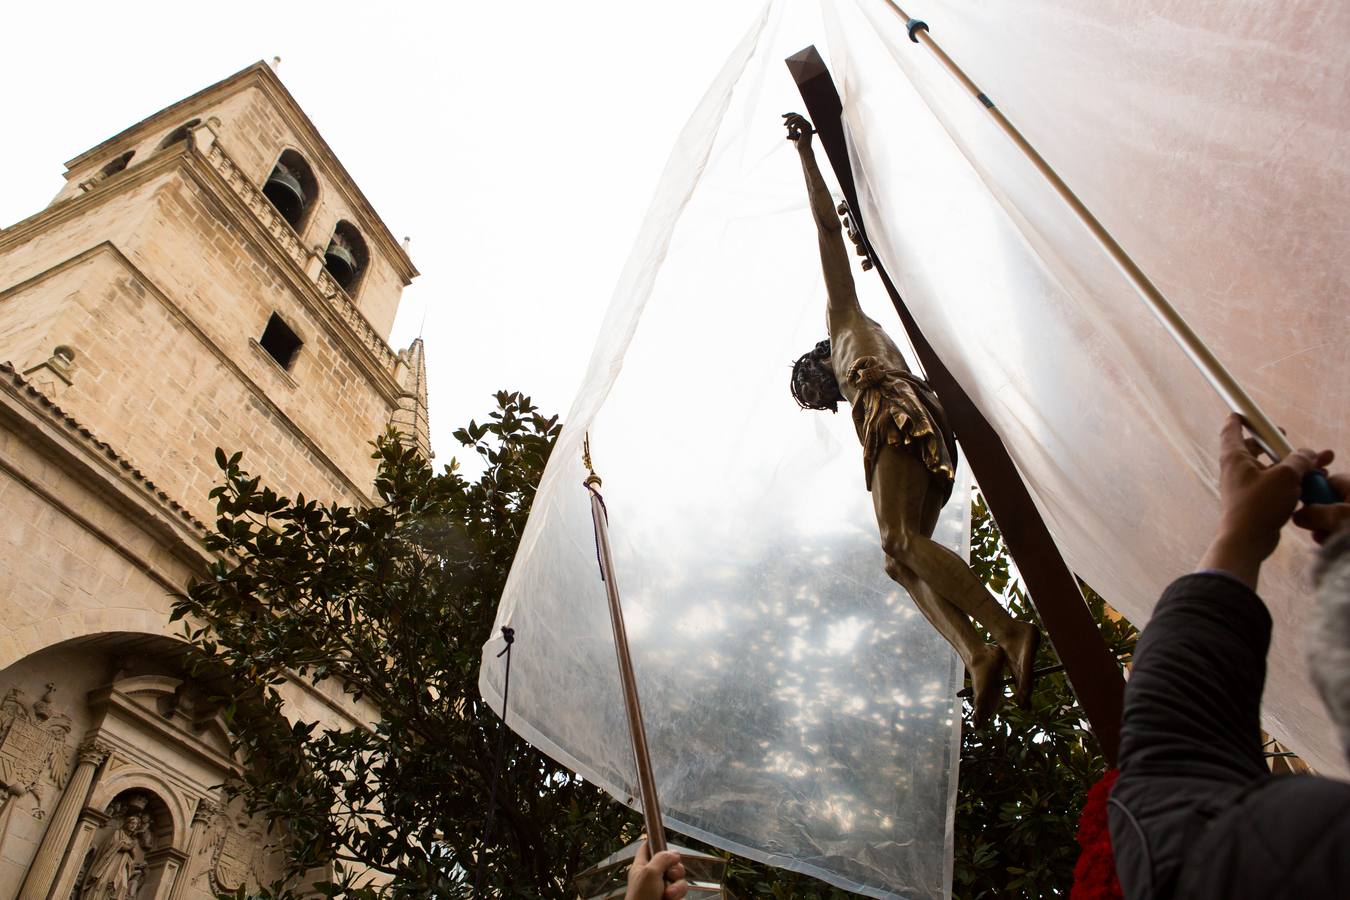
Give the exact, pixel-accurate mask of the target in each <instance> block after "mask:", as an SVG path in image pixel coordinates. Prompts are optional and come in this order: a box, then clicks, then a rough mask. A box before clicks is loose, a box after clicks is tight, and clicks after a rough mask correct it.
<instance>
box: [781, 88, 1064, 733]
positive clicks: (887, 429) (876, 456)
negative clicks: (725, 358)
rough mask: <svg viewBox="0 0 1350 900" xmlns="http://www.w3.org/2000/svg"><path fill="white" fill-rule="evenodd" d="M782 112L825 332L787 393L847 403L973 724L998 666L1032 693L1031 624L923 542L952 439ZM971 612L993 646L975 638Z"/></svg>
mask: <svg viewBox="0 0 1350 900" xmlns="http://www.w3.org/2000/svg"><path fill="white" fill-rule="evenodd" d="M784 118H785V119H786V121H785V122H784V124H785V125H786V126H787V130H788V140H790V141H792V142H793V143H794V144H796V146H797V153H798V155H799V156H800V158H801V164H802V171H803V173H804V175H805V176H806V188H807V194H808V195H809V197H810V201H811V213H812V216H813V218H814V219H815V224H816V233H817V237H818V238H819V241H820V260H821V265H822V266H823V268H824V270H825V287H826V291H827V294H828V305H827V308H826V322H827V325H828V328H829V339H828V340H824V341H821V342H820V343H818V344H817V345H816V346H815V348H814V349H812V350H810V351H808V352H807V353H804V354H803V355H802V356H801V357H800V358H799V359H798V360H797V362H796V363H795V364H794V365H793V367H792V395H793V396H794V397H795V398H796V399H797V402H798V403H799V404H800V405H801V406H802V407H803V408H805V409H828V410H830V411H832V412H833V411H835V410H836V408H837V407H838V403H839V401H840V400H847V401H848V403H849V404H850V405H851V406H852V407H853V424H854V427H855V429H856V430H857V433H858V439H859V441H861V442H862V445H863V472H864V475H865V479H866V483H867V489H868V490H869V491H870V492H871V493H872V506H873V509H874V512H875V513H876V519H877V525H878V527H879V529H880V531H881V544H882V549H883V550H884V551H885V553H886V562H885V565H886V574H888V575H889V576H890V577H891V578H892V579H893V580H894V581H896V582H898V583H899V584H900V585H901V586H903V587H904V588H905V590H906V591H907V592H908V593H909V595H910V597H912V598H913V600H914V604H915V605H916V606H917V607H918V608H919V610H920V611H921V612H922V613H923V615H924V617H925V618H927V619H928V621H929V622H930V623H931V624H932V625H933V627H934V628H936V629H937V631H938V632H939V633H940V634H941V635H942V636H943V637H944V638H945V639H946V640H947V641H948V643H950V644H951V645H952V646H953V647H954V648H956V651H957V653H959V654H960V656H961V660H962V661H963V662H964V663H965V665H966V669H967V670H968V671H969V672H970V680H971V689H972V694H973V698H972V704H973V706H974V711H975V725H976V727H981V726H983V725H984V724H985V723H986V722H987V721H989V718H990V717H991V716H992V715H993V713H994V711H995V710H996V709H997V708H998V705H999V703H1000V702H1001V700H1002V698H1003V670H1004V668H1005V667H1009V668H1011V669H1012V674H1013V677H1014V679H1015V681H1016V685H1017V687H1016V690H1015V692H1014V698H1015V699H1016V700H1017V702H1018V703H1019V704H1021V705H1023V706H1025V705H1027V703H1028V702H1029V701H1030V698H1031V688H1032V680H1033V677H1034V673H1033V665H1034V662H1035V659H1036V648H1037V646H1038V645H1039V643H1040V630H1039V629H1038V628H1037V627H1036V626H1035V625H1032V624H1029V623H1027V622H1021V621H1018V620H1017V619H1014V618H1013V617H1012V616H1010V615H1008V613H1007V611H1006V610H1005V609H1004V608H1003V607H1002V606H1001V605H1000V604H999V602H998V601H997V600H996V599H995V598H994V596H993V595H992V594H990V593H989V591H988V590H987V589H986V588H985V586H984V585H983V584H982V583H981V582H980V579H979V577H978V576H976V575H975V573H974V572H972V571H971V569H970V566H969V565H967V564H966V562H965V560H963V559H962V558H961V557H960V556H958V555H956V554H955V553H953V552H952V551H951V550H949V549H948V548H947V547H944V546H942V545H941V544H939V543H937V542H936V541H934V540H932V537H931V536H932V534H933V530H934V528H936V527H937V521H938V515H939V513H941V511H942V507H943V506H944V505H945V504H946V502H947V499H948V498H949V497H950V496H951V492H952V483H953V480H954V478H955V462H956V443H955V441H954V440H953V438H952V434H951V431H950V429H949V428H948V426H947V421H946V415H945V413H944V412H943V409H942V405H941V404H940V403H939V402H938V398H937V395H936V394H935V393H934V392H933V389H932V388H931V387H930V386H929V385H928V383H927V382H926V381H924V380H923V379H921V378H918V377H916V376H915V375H913V374H912V373H911V372H910V371H909V369H908V366H907V365H906V364H905V359H904V356H903V355H902V354H901V353H900V350H899V348H898V347H896V345H895V342H894V341H892V340H891V338H890V336H889V335H887V334H886V332H885V330H883V329H882V327H881V325H879V324H878V323H877V322H875V321H874V320H872V319H871V318H869V317H868V316H867V315H866V314H865V313H864V312H863V311H862V307H861V306H860V305H859V303H858V296H857V293H856V292H855V290H854V286H853V273H852V271H851V270H850V268H849V254H848V251H847V249H846V247H845V244H844V239H843V236H842V230H841V228H840V225H839V220H838V218H837V216H836V211H835V205H834V201H833V200H832V199H831V197H830V191H829V188H827V187H826V186H825V181H824V179H823V178H822V177H821V174H820V169H819V168H818V167H817V165H816V158H815V153H814V151H813V150H812V148H811V136H812V134H814V130H813V129H812V127H811V123H810V122H808V121H807V120H806V119H805V118H803V117H802V116H799V115H797V114H795V113H789V114H788V115H786V116H785V117H784ZM972 619H974V620H975V621H977V622H979V623H980V624H982V625H983V626H984V627H985V628H987V629H988V630H989V633H990V634H991V635H993V637H994V640H995V644H993V645H990V644H986V643H985V642H984V640H983V639H982V638H981V637H980V635H979V633H978V632H977V631H976V630H975V627H974V626H973V625H972V624H971V620H972Z"/></svg>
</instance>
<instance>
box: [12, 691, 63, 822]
mask: <svg viewBox="0 0 1350 900" xmlns="http://www.w3.org/2000/svg"><path fill="white" fill-rule="evenodd" d="M55 691H56V685H55V684H53V683H48V684H47V690H46V693H44V694H43V695H42V697H41V698H40V699H39V700H36V701H34V702H33V703H32V704H29V703H27V702H26V697H25V695H24V692H23V691H22V690H21V689H20V688H10V689H9V691H8V692H7V693H6V694H5V696H4V698H3V699H0V787H3V791H4V794H3V798H2V799H0V817H4V816H6V814H9V813H12V812H13V810H12V809H11V807H12V806H13V805H14V804H17V803H19V802H20V801H21V800H22V799H23V798H24V797H26V796H30V795H31V796H32V798H33V806H32V809H31V810H29V812H30V814H31V815H32V816H33V818H35V819H41V818H43V817H45V816H46V814H47V809H46V808H45V806H44V800H45V797H44V794H45V793H47V791H46V788H47V787H49V786H50V787H55V789H56V792H59V791H60V790H61V789H62V788H64V787H65V786H66V777H67V775H68V774H69V771H68V767H69V764H70V746H69V738H70V729H71V720H70V717H69V716H67V715H65V714H63V713H59V712H56V711H55V710H54V709H53V708H52V694H53V693H55ZM2 821H4V822H5V823H6V824H8V818H7V817H6V818H4V819H3V820H2Z"/></svg>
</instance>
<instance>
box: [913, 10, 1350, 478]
mask: <svg viewBox="0 0 1350 900" xmlns="http://www.w3.org/2000/svg"><path fill="white" fill-rule="evenodd" d="M886 3H887V5H888V6H890V7H891V8H892V9H893V10H895V12H896V14H897V15H899V16H900V18H902V19H904V20H905V27H906V29H907V30H908V31H909V38H910V40H912V41H914V42H915V43H916V44H923V45H924V46H925V47H927V48H928V49H929V50H930V51H932V53H933V55H934V56H935V57H937V60H938V62H939V63H941V64H942V67H943V68H945V69H946V70H947V71H948V73H950V74H951V75H952V77H954V78H955V79H956V80H957V81H958V82H960V84H961V86H962V87H963V88H965V89H966V92H967V93H969V94H970V95H971V96H972V97H974V98H975V99H976V100H978V101H979V102H980V105H981V106H983V107H984V109H985V111H986V112H987V113H989V115H990V116H991V117H992V118H993V120H994V122H995V123H996V124H997V125H998V127H999V128H1000V129H1001V130H1002V131H1003V133H1004V134H1005V135H1007V136H1008V138H1009V140H1011V141H1012V142H1013V144H1014V145H1016V147H1017V148H1018V149H1019V150H1021V151H1022V154H1023V155H1024V156H1025V157H1026V158H1027V159H1028V160H1030V162H1031V164H1032V165H1033V166H1035V167H1036V170H1037V171H1038V172H1040V173H1041V175H1042V177H1044V178H1045V180H1046V181H1048V182H1050V186H1051V187H1052V188H1054V190H1055V193H1057V194H1059V196H1060V198H1061V199H1062V200H1063V201H1064V202H1065V203H1067V204H1068V205H1069V208H1070V209H1072V210H1073V211H1074V213H1075V214H1076V215H1077V216H1078V218H1079V220H1081V221H1082V223H1083V224H1084V225H1086V226H1087V229H1088V231H1090V232H1092V236H1093V237H1095V238H1096V239H1097V242H1098V243H1099V244H1101V246H1102V249H1104V250H1105V251H1106V253H1107V255H1108V256H1110V257H1111V259H1112V260H1113V261H1114V262H1115V264H1116V265H1117V266H1118V267H1119V268H1120V270H1121V271H1122V272H1124V273H1125V277H1126V278H1128V279H1129V280H1130V284H1131V285H1132V286H1133V287H1134V289H1135V291H1136V292H1138V294H1139V296H1140V297H1142V298H1143V299H1144V302H1145V303H1146V304H1148V308H1149V310H1150V311H1151V312H1152V313H1153V315H1154V316H1156V317H1157V319H1158V321H1159V322H1161V323H1162V325H1163V327H1164V328H1166V329H1167V332H1168V333H1169V334H1170V335H1171V336H1172V338H1173V340H1175V341H1176V342H1177V343H1178V344H1180V345H1181V349H1182V350H1184V351H1185V352H1186V355H1187V356H1189V357H1190V358H1191V362H1193V363H1195V365H1196V367H1197V368H1198V369H1200V372H1201V373H1202V374H1203V375H1204V376H1205V378H1206V380H1208V381H1209V383H1210V385H1211V386H1212V387H1213V388H1214V390H1216V391H1218V393H1219V396H1220V397H1222V398H1223V401H1224V403H1226V404H1228V408H1229V409H1231V410H1233V412H1235V413H1238V414H1239V415H1241V416H1242V418H1243V419H1244V420H1245V421H1246V423H1247V427H1248V428H1250V429H1251V431H1252V433H1253V434H1254V435H1255V436H1256V439H1257V440H1258V441H1259V442H1260V443H1261V445H1262V446H1263V447H1264V449H1265V450H1266V452H1267V453H1269V454H1270V455H1271V457H1272V458H1274V459H1283V458H1284V457H1286V456H1288V455H1289V454H1290V453H1293V452H1294V447H1293V445H1292V444H1290V443H1289V439H1288V438H1286V437H1285V436H1284V432H1282V431H1280V429H1279V428H1277V427H1275V424H1274V423H1273V422H1271V421H1270V419H1269V417H1267V416H1266V414H1265V412H1263V411H1262V409H1261V407H1260V406H1258V405H1257V403H1256V401H1255V400H1253V399H1252V398H1251V396H1250V395H1249V394H1248V393H1247V392H1246V391H1245V390H1244V389H1243V387H1242V385H1241V384H1239V383H1238V380H1237V379H1236V378H1234V377H1233V375H1232V373H1230V372H1229V371H1228V370H1227V369H1226V368H1224V366H1223V364H1222V363H1221V362H1219V360H1218V358H1217V357H1215V355H1214V354H1213V353H1212V352H1211V351H1210V349H1209V348H1208V347H1206V346H1205V344H1204V343H1203V342H1202V341H1201V340H1200V338H1199V336H1197V335H1196V333H1195V332H1194V331H1193V330H1192V329H1191V327H1190V325H1188V324H1187V323H1186V320H1185V319H1183V318H1182V317H1181V313H1179V312H1177V310H1176V308H1175V307H1174V306H1172V304H1171V302H1169V301H1168V299H1167V298H1166V297H1165V296H1163V293H1162V291H1160V290H1158V287H1157V285H1155V284H1154V283H1153V282H1152V281H1151V280H1149V277H1148V276H1147V275H1145V274H1144V271H1143V270H1142V269H1140V268H1139V266H1138V265H1137V264H1136V263H1135V261H1134V260H1133V259H1131V258H1130V255H1129V254H1128V253H1126V252H1125V250H1124V248H1122V247H1121V246H1120V244H1119V243H1117V242H1116V239H1115V238H1114V237H1112V236H1111V233H1110V232H1109V231H1107V230H1106V228H1105V227H1104V226H1103V225H1102V223H1101V222H1099V221H1098V220H1097V217H1096V216H1094V215H1093V214H1092V212H1091V211H1090V210H1089V209H1088V208H1087V207H1086V206H1084V205H1083V201H1081V200H1079V199H1078V195H1077V194H1075V193H1074V192H1073V191H1072V190H1070V189H1069V186H1068V185H1067V184H1065V183H1064V179H1062V178H1060V177H1059V174H1058V173H1057V172H1056V171H1055V170H1054V169H1052V168H1050V164H1049V163H1047V162H1046V161H1045V158H1044V157H1043V156H1041V154H1040V153H1039V152H1037V150H1036V148H1035V147H1033V146H1031V143H1030V142H1029V141H1028V140H1027V139H1026V138H1025V137H1023V136H1022V132H1020V131H1018V130H1017V127H1016V126H1015V125H1013V124H1012V122H1009V121H1008V118H1007V116H1005V115H1003V112H1002V111H1001V110H1000V109H999V108H998V107H997V106H995V105H994V101H992V100H990V99H989V97H988V96H987V95H986V94H985V93H984V91H982V90H980V88H979V85H977V84H975V82H974V81H971V79H970V76H969V75H967V74H966V73H965V71H963V70H962V69H961V67H960V66H958V65H957V64H956V63H955V62H954V61H953V60H952V58H951V57H950V56H948V55H947V54H946V52H945V51H943V49H942V47H940V46H939V45H938V42H937V41H936V40H934V39H933V36H932V35H931V34H930V33H929V31H928V25H927V23H925V22H923V21H921V20H919V19H911V18H910V17H909V14H908V13H906V12H905V11H904V10H903V9H901V8H900V6H899V4H897V3H896V2H895V0H886ZM1323 484H1324V485H1325V479H1323ZM1327 489H1328V490H1330V487H1329V486H1327ZM1322 502H1335V500H1334V499H1333V500H1330V501H1322Z"/></svg>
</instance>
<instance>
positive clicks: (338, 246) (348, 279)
mask: <svg viewBox="0 0 1350 900" xmlns="http://www.w3.org/2000/svg"><path fill="white" fill-rule="evenodd" d="M323 264H324V268H326V269H328V273H329V274H330V275H332V276H333V277H334V278H336V279H337V283H338V284H340V285H342V287H343V289H344V290H349V289H350V288H351V286H352V284H353V283H354V282H355V281H356V274H357V271H358V270H359V268H360V267H359V266H358V264H357V262H356V255H355V254H354V253H352V250H351V248H350V247H348V246H347V242H346V240H344V239H343V237H342V235H340V234H335V235H333V239H332V240H331V241H329V242H328V250H327V251H326V252H325V253H324V257H323Z"/></svg>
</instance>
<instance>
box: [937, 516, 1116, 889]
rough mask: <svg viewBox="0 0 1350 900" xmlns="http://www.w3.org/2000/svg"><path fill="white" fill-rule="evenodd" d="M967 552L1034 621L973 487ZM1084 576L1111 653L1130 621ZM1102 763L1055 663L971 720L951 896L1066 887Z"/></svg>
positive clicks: (1043, 655)
mask: <svg viewBox="0 0 1350 900" xmlns="http://www.w3.org/2000/svg"><path fill="white" fill-rule="evenodd" d="M970 557H971V560H970V561H971V567H972V568H973V569H974V570H975V572H976V574H978V575H979V576H980V577H981V578H982V579H984V582H985V584H987V585H988V586H989V587H990V589H991V590H993V591H994V592H995V593H998V594H1001V595H1002V596H1003V597H1004V599H1005V600H1006V601H1007V603H1008V607H1009V610H1010V611H1011V612H1012V613H1013V615H1015V616H1017V617H1018V618H1022V619H1026V620H1028V621H1034V619H1035V616H1034V613H1033V612H1032V608H1031V603H1030V601H1029V600H1028V599H1027V594H1026V591H1025V589H1024V588H1023V586H1022V584H1021V581H1020V580H1019V579H1018V577H1017V573H1016V570H1015V568H1014V567H1013V566H1012V565H1011V563H1010V559H1009V557H1008V554H1007V550H1006V548H1005V547H1004V545H1003V538H1002V535H1001V534H1000V533H999V530H998V526H997V525H995V524H994V519H993V516H991V515H990V514H989V509H988V507H987V506H986V505H985V503H984V498H983V497H981V496H979V495H978V494H977V495H976V498H975V502H974V503H973V504H972V507H971V548H970ZM1081 586H1082V588H1083V593H1084V595H1085V596H1086V597H1087V600H1088V606H1089V608H1090V609H1091V610H1092V615H1093V618H1094V619H1095V620H1096V621H1097V626H1098V627H1099V628H1100V629H1101V632H1102V636H1103V637H1104V638H1105V639H1106V644H1107V646H1108V647H1109V648H1110V649H1111V652H1112V653H1114V654H1115V655H1116V657H1117V658H1123V657H1125V656H1127V655H1128V654H1129V653H1131V652H1133V650H1134V642H1135V639H1136V638H1137V637H1138V634H1137V632H1136V631H1135V629H1134V628H1133V626H1131V625H1130V624H1129V623H1128V622H1126V621H1125V620H1123V619H1118V618H1113V617H1112V616H1111V615H1108V612H1107V607H1106V604H1105V602H1103V600H1102V598H1101V597H1100V596H1098V594H1097V593H1096V592H1095V591H1093V590H1092V589H1091V588H1090V587H1088V586H1087V585H1081ZM1057 666H1059V657H1058V656H1056V655H1055V651H1054V649H1053V648H1052V647H1051V646H1050V642H1049V641H1042V642H1041V649H1040V652H1039V654H1038V655H1037V657H1036V667H1037V668H1038V669H1045V668H1052V667H1057ZM966 714H967V716H969V714H970V707H969V704H967V707H966ZM1105 766H1106V763H1105V760H1104V759H1103V758H1102V755H1101V752H1100V751H1099V749H1098V748H1097V745H1096V742H1095V741H1094V739H1093V738H1092V736H1091V735H1090V734H1089V732H1088V728H1087V719H1086V718H1085V717H1084V715H1083V711H1082V709H1081V708H1080V707H1079V706H1078V702H1077V700H1076V699H1074V696H1073V692H1072V691H1071V690H1070V689H1069V684H1068V680H1067V679H1066V678H1065V676H1064V673H1063V672H1061V671H1056V672H1053V673H1050V674H1045V675H1042V676H1041V677H1040V678H1039V679H1038V681H1037V683H1036V689H1035V691H1034V692H1033V694H1032V698H1031V705H1030V708H1029V709H1026V710H1022V709H1019V708H1017V707H1016V706H1015V705H1013V704H1011V703H1005V704H1004V705H1003V707H1002V709H1001V710H1000V712H999V714H998V716H997V717H996V718H995V719H994V721H993V722H991V723H990V725H989V726H988V727H987V728H985V729H983V730H980V731H977V730H975V729H973V728H971V727H970V726H969V722H967V727H966V729H965V731H964V732H963V734H962V738H961V780H960V783H959V786H958V788H957V798H956V853H955V856H956V864H955V870H954V876H953V882H954V883H953V893H954V894H955V896H957V897H959V898H963V900H978V898H985V897H989V898H995V897H997V898H1002V897H1067V896H1068V894H1069V888H1070V886H1071V885H1072V883H1073V867H1074V863H1075V862H1076V861H1077V859H1078V844H1077V843H1076V842H1075V840H1074V835H1075V833H1076V832H1077V830H1078V815H1079V813H1080V812H1081V811H1082V809H1083V801H1084V800H1085V799H1086V797H1087V791H1088V788H1090V787H1092V785H1093V783H1095V782H1096V781H1097V780H1098V779H1099V778H1101V776H1102V773H1103V772H1104V771H1105Z"/></svg>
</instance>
